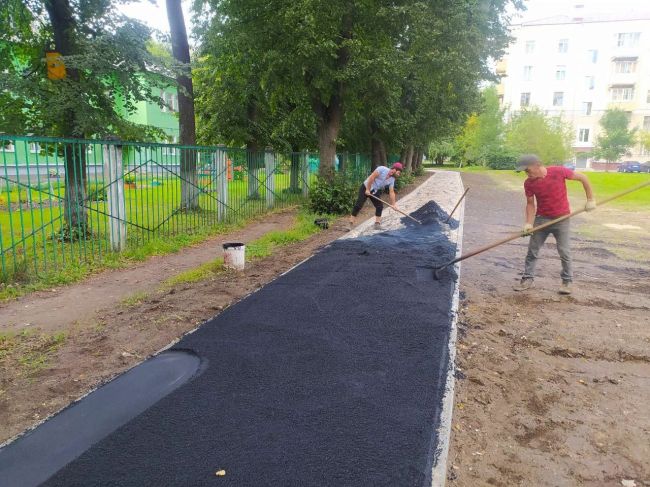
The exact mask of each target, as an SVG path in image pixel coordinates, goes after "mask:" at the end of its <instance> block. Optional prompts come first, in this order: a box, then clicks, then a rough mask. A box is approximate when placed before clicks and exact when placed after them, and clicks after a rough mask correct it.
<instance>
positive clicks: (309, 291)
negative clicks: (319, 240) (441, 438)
mask: <svg viewBox="0 0 650 487" xmlns="http://www.w3.org/2000/svg"><path fill="white" fill-rule="evenodd" d="M413 215H414V216H416V217H417V218H419V219H421V220H423V221H424V225H422V226H418V225H415V224H412V223H410V222H409V221H408V220H405V221H404V222H403V225H402V226H401V227H400V228H397V229H393V230H385V231H380V232H370V233H369V234H368V235H365V236H362V237H358V238H352V239H347V240H340V241H337V242H335V243H334V244H332V245H330V246H328V247H326V248H325V249H323V250H322V251H321V252H319V253H318V254H317V255H315V256H314V257H312V258H311V259H310V260H308V261H307V262H305V263H303V264H302V265H300V266H298V267H297V268H295V269H293V270H292V271H291V272H289V273H287V274H285V275H284V276H282V277H280V278H279V279H277V280H276V281H274V282H272V283H271V284H269V285H267V286H265V287H264V288H263V289H261V290H260V291H258V292H256V293H254V294H253V295H251V296H249V297H248V298H246V299H244V300H243V301H241V302H239V303H238V304H236V305H235V306H233V307H231V308H229V309H227V310H226V311H224V312H223V313H222V314H220V315H219V316H218V317H217V318H215V319H213V320H211V321H209V322H208V323H206V324H205V325H203V326H202V327H201V328H199V329H198V330H197V331H196V332H195V333H193V334H191V335H188V336H186V337H185V338H184V339H183V340H181V341H180V342H179V343H178V344H177V345H176V346H175V347H174V348H175V349H177V350H188V349H189V350H192V351H193V352H194V353H195V354H196V355H198V356H199V357H200V358H201V360H202V371H201V372H200V373H199V374H198V375H197V376H195V377H194V378H193V379H192V380H191V381H189V382H188V383H186V384H184V385H183V386H181V387H179V388H178V389H176V390H175V391H173V392H172V393H170V394H169V395H168V396H166V397H164V398H163V399H161V400H160V401H159V402H157V403H156V404H155V405H153V406H152V407H151V408H149V409H148V410H146V411H145V412H143V413H142V414H140V415H139V416H137V417H136V418H134V419H133V420H131V421H130V422H128V423H127V424H126V425H124V426H122V427H121V428H119V429H117V430H116V431H115V432H113V433H112V434H110V435H109V436H107V437H106V438H105V439H103V440H102V441H100V442H99V443H97V444H96V445H94V446H93V447H92V448H90V449H89V450H87V451H86V452H85V453H84V454H83V455H81V456H80V457H79V458H78V459H76V460H75V461H73V462H72V463H70V464H68V465H67V466H66V467H64V468H63V469H62V470H60V471H59V472H58V473H57V474H56V475H54V476H53V477H52V478H50V479H49V481H48V482H46V484H45V485H48V486H76V485H78V486H84V487H88V486H94V485H97V486H99V485H101V486H106V485H119V486H131V485H132V486H145V485H192V486H202V485H206V486H207V485H210V486H212V485H238V486H253V485H255V486H262V485H274V486H277V485H282V486H293V485H295V486H307V485H337V486H342V485H350V486H352V485H354V486H361V485H373V486H380V485H386V486H400V485H404V486H413V485H427V483H428V484H429V485H430V482H431V481H430V477H431V462H432V460H433V451H434V449H435V448H436V446H437V437H436V430H437V427H438V421H439V417H440V409H441V406H442V393H443V392H444V386H445V380H446V373H447V370H448V360H449V357H448V348H447V347H448V340H449V332H450V316H451V313H450V311H451V297H452V292H453V290H454V287H455V281H454V276H453V275H452V274H451V273H445V274H443V278H442V279H441V280H434V279H433V278H432V271H431V267H432V266H433V265H436V264H438V263H440V262H444V261H447V260H449V259H451V258H453V256H454V253H455V244H453V243H452V242H450V241H449V240H448V238H447V236H446V235H445V234H444V233H443V232H442V230H443V229H444V226H443V225H441V223H440V220H441V217H444V212H442V213H441V212H440V209H439V208H438V207H437V205H435V204H434V203H426V204H423V205H422V206H421V207H420V208H419V209H418V210H417V211H415V212H414V213H413ZM90 423H92V419H91V420H90ZM221 469H224V470H225V471H226V475H225V476H222V477H217V476H215V472H216V471H218V470H221Z"/></svg>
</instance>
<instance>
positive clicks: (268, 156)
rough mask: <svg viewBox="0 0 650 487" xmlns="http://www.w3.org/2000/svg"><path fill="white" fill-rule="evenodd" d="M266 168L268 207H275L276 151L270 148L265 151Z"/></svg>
mask: <svg viewBox="0 0 650 487" xmlns="http://www.w3.org/2000/svg"><path fill="white" fill-rule="evenodd" d="M264 169H265V170H266V181H265V185H266V207H267V208H273V205H274V203H275V153H274V152H273V150H272V149H270V148H267V149H266V152H264Z"/></svg>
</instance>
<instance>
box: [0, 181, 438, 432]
mask: <svg viewBox="0 0 650 487" xmlns="http://www.w3.org/2000/svg"><path fill="white" fill-rule="evenodd" d="M429 176H430V174H427V175H425V176H422V177H420V178H417V180H416V182H415V184H413V185H411V186H409V187H408V188H406V189H404V190H403V191H402V192H401V196H403V195H406V194H408V193H409V192H410V191H412V190H413V189H414V188H415V187H417V186H418V185H419V184H421V183H422V182H423V181H424V180H425V179H426V178H428V177H429ZM386 211H392V210H390V209H387V210H386ZM373 214H374V207H373V206H372V205H370V204H369V203H368V204H366V205H365V207H364V210H363V211H362V213H361V214H360V218H359V219H358V220H357V221H358V222H362V221H364V219H365V218H369V217H370V216H371V215H373ZM294 219H295V212H284V213H276V214H271V215H268V216H267V217H265V218H264V219H263V220H261V221H259V222H256V223H252V224H250V225H248V226H247V227H246V228H244V229H242V230H241V231H238V232H234V233H231V234H228V235H219V236H216V237H214V238H212V239H210V240H208V241H206V242H204V243H202V244H200V245H196V246H194V247H191V248H188V249H185V250H183V251H181V252H178V253H177V254H173V255H166V256H157V257H152V258H151V259H149V260H147V261H146V262H143V263H141V264H138V265H137V266H135V267H133V268H131V269H126V270H115V271H107V272H103V273H101V274H98V275H96V276H93V277H92V278H89V279H87V280H86V281H84V282H81V283H79V284H76V285H73V286H68V287H65V288H61V289H57V290H55V291H52V292H41V293H37V294H33V295H30V296H26V297H24V298H21V299H19V300H17V301H14V302H10V303H4V304H2V305H0V333H5V334H6V333H7V332H11V334H17V335H15V336H14V337H13V338H12V339H3V338H2V335H0V373H1V375H0V417H2V422H0V442H2V441H5V440H7V439H9V438H11V437H13V436H15V435H16V434H18V433H20V432H21V431H23V430H25V429H26V428H28V427H30V426H32V425H34V424H36V423H38V422H39V421H41V420H43V419H44V418H46V417H48V416H49V415H51V414H52V413H54V412H56V411H58V410H60V409H61V408H63V407H65V406H66V405H68V404H69V403H70V402H72V401H74V400H76V399H78V398H79V397H81V396H82V395H84V394H85V393H86V392H88V391H89V390H91V389H93V388H95V387H97V386H98V385H100V384H102V383H103V382H105V381H107V380H109V379H111V378H112V377H114V376H115V375H117V374H119V373H121V372H123V371H125V370H127V369H129V368H131V367H133V366H134V365H136V364H138V363H140V362H141V361H143V360H144V359H146V358H147V357H149V356H151V355H152V354H154V353H156V352H157V351H159V350H161V349H163V348H165V347H167V346H168V345H169V344H171V343H173V342H175V341H177V340H178V339H179V338H180V337H182V336H183V335H184V334H185V333H187V332H189V331H191V330H193V329H194V328H196V327H197V326H199V325H200V324H201V323H202V322H204V321H206V320H208V319H210V318H212V317H214V316H216V315H218V314H219V313H220V312H221V311H222V310H223V309H224V308H226V307H228V306H230V305H232V304H234V303H235V302H237V301H239V300H241V299H242V298H244V297H245V296H247V295H248V294H250V293H252V292H254V291H255V290H257V289H259V288H260V287H262V286H264V285H265V284H266V283H268V282H270V281H271V280H273V279H274V278H276V277H277V276H278V275H279V274H281V273H283V272H285V271H287V270H289V269H290V268H291V267H293V266H294V265H296V264H298V263H300V262H301V261H303V260H304V259H306V258H308V257H310V256H311V255H313V253H314V252H316V251H317V250H318V249H319V248H321V247H323V246H324V245H326V244H328V243H329V242H331V241H332V240H334V239H336V238H338V237H340V236H341V235H343V234H344V233H345V232H344V230H343V229H342V227H343V225H342V223H343V221H344V220H343V219H341V220H339V221H338V222H337V223H336V224H334V225H332V226H331V227H330V228H329V229H328V230H324V231H322V232H320V233H318V234H316V235H313V236H312V237H311V238H309V239H308V240H305V241H303V242H299V243H296V244H292V245H288V246H286V247H281V248H279V249H278V250H276V251H275V252H274V254H273V255H271V256H270V257H267V258H265V259H260V260H257V261H255V262H252V263H250V264H247V268H246V269H245V270H244V271H242V272H223V273H220V274H215V275H214V276H213V277H212V278H210V279H208V280H204V281H201V282H197V283H191V284H180V285H177V286H175V287H172V288H166V289H161V286H160V284H161V283H162V282H163V281H165V280H166V279H168V278H170V277H172V276H174V275H177V274H179V273H181V272H183V271H186V270H189V269H193V268H196V267H198V266H200V265H201V264H204V263H206V262H210V261H213V260H214V259H215V258H217V257H218V256H219V255H220V252H221V244H222V243H223V242H228V241H230V242H233V241H237V242H239V241H241V242H248V241H251V240H254V239H257V238H259V237H261V236H262V235H263V234H265V233H267V232H269V231H272V230H283V229H288V228H289V227H291V225H292V224H293V222H294ZM138 293H141V294H142V296H143V297H142V299H138V300H136V299H134V300H133V301H134V302H133V304H132V305H128V304H125V302H124V300H125V298H129V297H131V296H134V295H137V294H138ZM62 333H65V335H64V336H63V338H62V335H61V334H62ZM5 336H7V335H5Z"/></svg>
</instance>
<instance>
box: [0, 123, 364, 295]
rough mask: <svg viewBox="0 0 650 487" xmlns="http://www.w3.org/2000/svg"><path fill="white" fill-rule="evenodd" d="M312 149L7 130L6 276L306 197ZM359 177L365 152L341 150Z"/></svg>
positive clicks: (2, 179)
mask: <svg viewBox="0 0 650 487" xmlns="http://www.w3.org/2000/svg"><path fill="white" fill-rule="evenodd" d="M318 167H319V160H318V156H317V155H315V154H310V153H307V152H301V153H283V152H276V151H271V150H267V151H263V152H255V153H253V152H250V151H246V150H243V149H234V148H226V147H205V146H179V145H170V144H152V143H147V144H145V143H131V142H119V141H110V140H101V141H100V140H80V139H59V138H37V137H18V136H7V135H0V266H1V267H0V270H1V273H0V282H5V283H6V282H11V281H15V280H26V279H28V278H29V277H31V276H34V275H38V274H42V273H48V272H50V271H53V270H60V269H61V268H63V267H65V266H67V265H77V264H80V263H86V262H91V261H96V260H97V259H100V260H101V259H102V257H104V256H106V255H109V254H113V253H115V252H120V251H123V250H126V249H131V248H134V247H137V246H140V245H143V244H144V243H145V242H147V241H148V240H150V239H153V238H160V237H166V236H173V235H179V234H184V233H185V234H187V233H196V232H200V231H206V230H208V231H209V230H210V229H211V228H213V227H215V226H216V225H219V224H222V223H230V222H234V221H237V220H241V219H246V218H250V217H252V216H255V215H259V214H262V213H264V212H266V211H269V210H271V209H275V208H282V207H286V206H291V205H295V204H298V203H301V202H303V201H305V199H306V198H307V196H308V194H309V186H310V184H311V183H312V182H313V181H314V180H315V177H316V173H317V171H318ZM343 167H345V173H346V174H347V175H348V177H350V178H352V179H354V180H355V181H361V180H363V178H365V177H366V176H367V174H368V173H369V171H370V160H369V158H368V157H367V156H365V155H358V154H355V155H348V154H345V155H343V154H342V155H339V156H338V157H337V169H338V170H341V169H342V168H343Z"/></svg>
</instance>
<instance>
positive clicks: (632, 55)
mask: <svg viewBox="0 0 650 487" xmlns="http://www.w3.org/2000/svg"><path fill="white" fill-rule="evenodd" d="M644 17H645V18H639V16H635V18H625V16H624V15H617V16H612V15H600V16H597V17H587V16H584V17H582V16H578V15H574V16H557V17H551V18H546V19H541V20H537V21H530V22H525V23H522V24H519V25H515V26H513V31H512V35H513V37H514V40H513V42H512V44H511V45H510V47H509V49H508V53H507V55H506V56H505V58H504V59H503V60H501V61H500V62H499V63H498V65H497V74H499V75H501V84H500V85H499V87H498V90H499V95H500V97H501V100H502V103H503V105H504V107H506V113H507V114H509V115H511V114H513V113H516V112H517V111H519V110H522V109H525V108H526V107H531V106H537V107H539V108H541V109H542V110H544V111H545V112H546V113H547V114H548V115H551V116H561V117H562V119H563V120H565V121H567V122H569V123H570V124H571V125H572V126H573V132H574V139H573V144H572V145H573V149H574V153H575V156H574V161H573V162H574V163H575V164H576V166H577V167H579V168H591V167H597V166H598V162H597V161H595V160H594V159H592V157H591V156H590V152H591V151H592V150H593V148H594V144H595V141H596V138H597V137H598V134H599V131H600V125H599V120H600V118H601V116H602V115H603V113H604V112H605V110H607V109H608V108H613V107H617V108H621V109H623V110H625V111H626V112H628V116H629V119H630V125H629V126H630V127H636V128H637V129H639V130H646V131H650V15H647V16H644ZM622 160H635V161H641V162H648V161H650V151H649V150H647V149H645V148H644V147H642V146H641V145H640V144H637V145H636V146H635V147H633V148H632V149H631V150H630V152H629V153H628V154H626V155H625V156H624V157H623V158H622Z"/></svg>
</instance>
